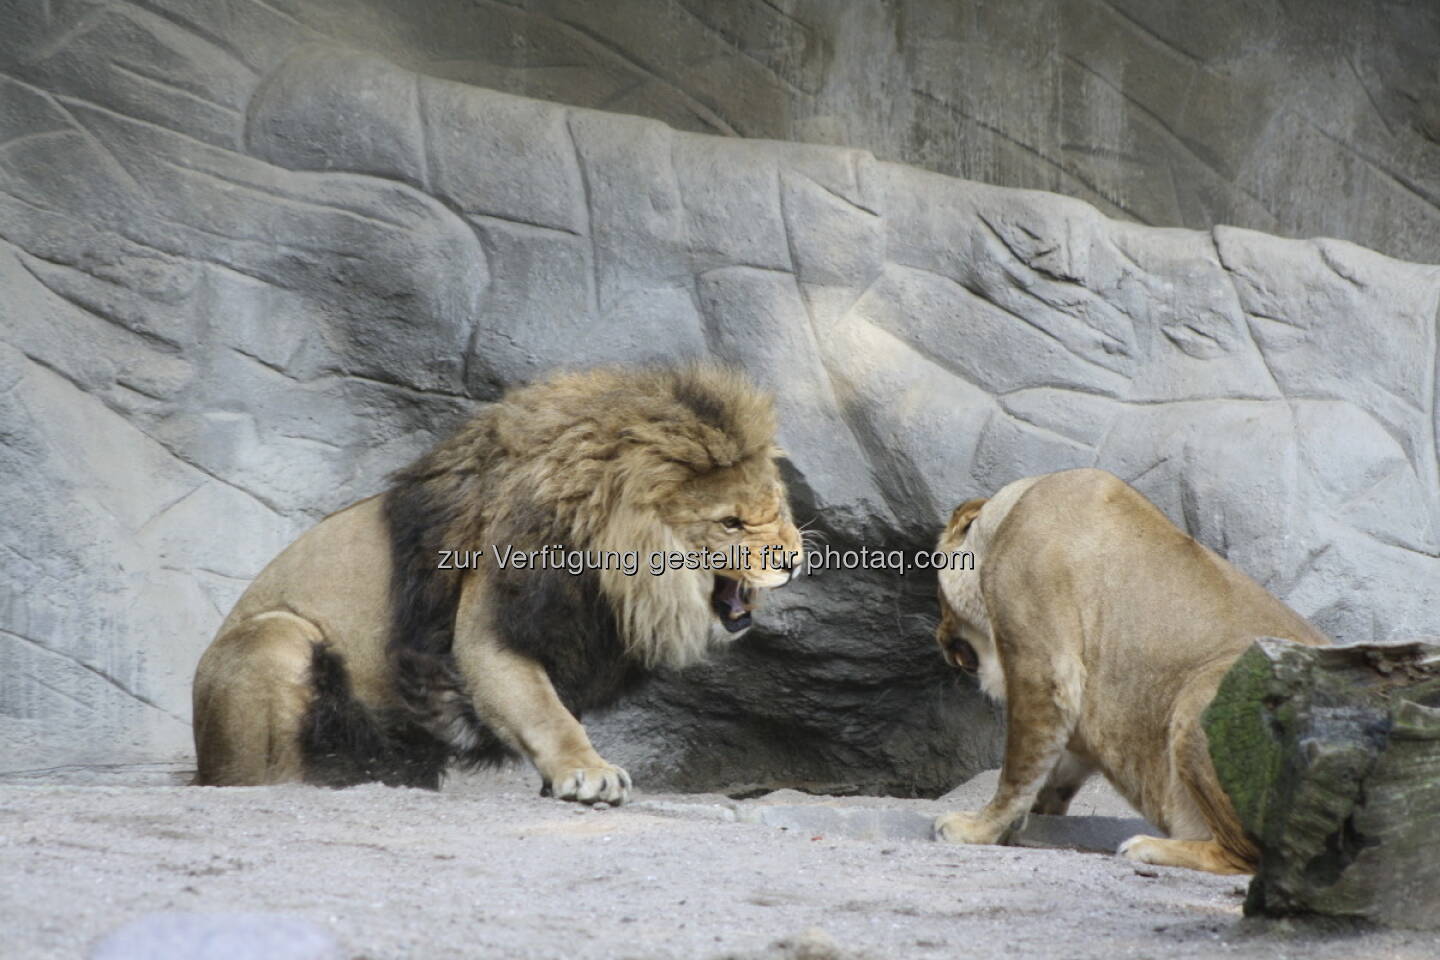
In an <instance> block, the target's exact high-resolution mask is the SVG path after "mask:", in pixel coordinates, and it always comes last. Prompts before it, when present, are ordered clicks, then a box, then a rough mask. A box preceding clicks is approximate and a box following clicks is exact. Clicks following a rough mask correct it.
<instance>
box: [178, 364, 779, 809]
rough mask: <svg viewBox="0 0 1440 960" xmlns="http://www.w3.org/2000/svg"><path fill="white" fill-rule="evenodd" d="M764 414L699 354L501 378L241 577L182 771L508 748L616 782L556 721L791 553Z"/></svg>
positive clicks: (372, 761) (723, 626) (484, 756)
mask: <svg viewBox="0 0 1440 960" xmlns="http://www.w3.org/2000/svg"><path fill="white" fill-rule="evenodd" d="M774 435H775V416H774V411H773V408H772V405H771V401H770V399H769V397H768V396H766V395H764V394H762V393H760V392H758V391H756V390H755V389H754V388H753V387H751V386H750V385H749V384H747V383H746V382H745V381H743V380H742V379H741V378H739V377H738V376H736V375H735V374H732V373H728V372H725V371H721V370H716V369H712V368H708V367H703V366H693V367H687V368H684V369H680V370H643V371H623V370H596V371H591V372H586V373H572V374H567V375H562V376H557V377H555V378H554V379H552V380H549V381H547V382H543V383H538V384H535V385H532V386H528V387H523V388H519V389H515V390H512V391H510V392H508V393H507V394H506V395H505V396H504V397H503V398H502V399H501V400H500V401H499V402H497V403H494V404H492V405H490V406H488V407H487V408H485V409H484V410H482V411H481V412H480V413H479V414H478V415H477V416H476V417H475V418H474V419H472V420H470V421H469V422H468V423H466V424H465V425H464V426H463V427H461V428H460V429H459V430H458V431H457V432H456V433H455V434H454V435H453V436H452V437H450V438H449V439H448V440H445V441H444V442H442V443H440V444H439V445H438V446H436V447H435V448H434V449H433V450H431V451H430V452H429V453H427V454H426V455H425V456H423V457H421V458H420V459H419V460H418V461H416V462H415V463H414V464H412V465H411V466H409V467H407V468H405V469H403V470H401V471H399V472H398V473H397V474H396V475H395V477H394V480H393V485H392V486H391V487H390V489H389V490H387V491H386V492H385V493H383V494H380V495H379V496H375V497H371V498H370V499H368V500H362V501H361V502H359V503H357V504H354V505H353V506H350V507H347V508H346V509H344V510H341V511H339V512H338V513H335V514H332V515H330V516H329V517H327V518H325V519H324V520H322V521H321V522H320V524H319V525H318V526H316V527H314V528H313V529H312V530H310V531H309V532H307V533H306V534H305V535H304V536H302V537H301V538H300V539H299V540H297V541H296V542H295V543H293V544H292V545H291V546H290V547H289V548H287V549H286V550H285V551H284V552H283V553H281V554H280V556H278V557H277V558H276V559H275V560H273V561H272V562H271V563H270V565H269V566H267V567H266V568H265V569H264V570H263V571H262V572H261V574H260V576H259V577H258V578H257V579H256V580H255V582H254V583H253V584H251V586H250V588H249V589H248V590H247V591H246V592H245V594H244V595H243V596H242V597H241V598H240V601H239V602H238V603H237V604H236V605H235V609H234V610H233V611H231V613H230V616H229V617H227V618H226V620H225V622H224V624H223V625H222V626H221V628H220V632H219V634H218V635H217V636H216V638H215V641H214V643H212V644H211V645H210V648H209V649H208V650H207V651H206V652H205V654H204V656H203V657H202V658H201V660H200V664H199V667H198V668H197V669H196V671H195V689H194V699H195V703H194V706H195V750H196V754H197V759H198V761H199V771H198V775H197V777H196V782H197V783H200V784H210V785H226V784H260V783H275V782H278V781H285V780H306V781H309V782H314V783H324V784H331V785H343V784H349V783H356V782H361V781H366V780H381V781H384V782H387V783H395V784H407V785H413V786H427V787H432V788H435V787H438V786H439V783H440V778H441V775H442V773H443V770H444V767H445V765H446V763H447V762H448V761H450V760H455V761H459V762H461V763H468V764H478V763H488V762H493V761H496V760H499V759H501V758H503V757H504V756H506V755H513V754H514V753H517V752H518V753H521V754H523V755H524V756H526V757H527V758H529V760H530V761H531V762H532V763H533V764H534V765H535V768H536V769H537V770H538V771H539V773H540V776H541V778H542V780H543V783H544V792H547V793H550V794H553V795H554V796H556V797H559V798H562V799H567V800H579V801H581V802H585V803H591V802H595V801H608V802H611V803H619V802H623V801H624V799H625V798H626V796H627V794H628V791H629V788H630V777H629V775H628V774H627V773H626V772H625V771H624V770H622V769H620V768H619V767H616V766H613V765H612V764H609V763H607V762H606V761H605V760H603V759H601V757H600V756H599V754H597V753H596V752H595V750H594V748H592V747H591V745H590V740H589V738H588V737H587V736H586V734H585V729H584V728H583V727H582V726H581V725H580V723H579V721H578V720H577V719H576V718H577V717H578V716H579V715H580V711H582V710H585V709H590V708H594V707H599V706H602V705H604V704H608V703H610V702H612V701H613V700H615V699H616V697H617V696H619V695H620V694H621V693H623V692H625V691H626V690H628V689H629V688H631V687H633V686H634V685H635V683H636V682H637V681H638V680H640V679H641V678H642V677H643V676H644V675H645V673H646V672H647V670H648V669H649V668H651V667H655V666H657V665H661V664H664V665H669V666H679V665H682V664H686V663H690V662H692V661H693V660H695V659H696V658H697V657H698V656H700V655H701V654H702V653H704V652H705V650H706V648H707V647H708V646H709V645H710V644H711V643H712V642H716V641H720V640H722V639H725V638H727V637H732V636H735V635H738V634H739V633H740V632H741V631H743V630H744V629H746V628H747V627H748V626H749V625H750V611H751V610H752V609H753V608H754V605H755V596H756V594H755V591H757V590H759V589H764V588H770V587H779V586H781V585H783V584H785V583H787V582H788V581H789V580H790V579H791V578H792V576H793V575H794V574H795V572H796V571H797V570H798V569H799V568H800V563H801V549H802V548H801V540H800V535H799V533H798V532H797V531H796V529H795V526H794V524H793V523H792V522H791V518H790V508H789V504H788V502H787V499H786V495H785V488H784V484H783V483H782V482H781V480H780V477H779V475H778V472H777V469H776V466H775V462H774V457H775V456H776V455H777V450H776V448H775V447H774ZM546 548H552V549H550V550H548V551H547V549H546ZM747 549H748V551H749V553H748V556H747V554H746V553H745V550H747ZM507 550H508V551H509V553H508V556H507ZM574 550H583V551H586V554H585V555H584V556H583V557H581V558H580V560H581V561H583V564H582V563H580V562H576V555H575V554H574V553H568V556H569V563H568V566H567V562H566V559H565V558H566V556H567V552H569V551H574ZM698 551H711V552H707V553H705V554H701V553H699V552H698ZM713 551H725V556H724V557H723V558H721V557H718V556H717V555H716V554H715V553H713ZM771 551H773V552H771ZM521 553H529V554H531V556H529V557H526V558H521V559H517V555H518V554H521ZM685 553H689V556H680V555H681V554H685ZM657 555H658V556H659V559H660V562H661V563H666V561H672V562H670V563H667V564H666V565H667V567H672V568H668V569H663V572H661V573H659V574H658V575H657V574H655V573H652V569H654V568H653V567H652V564H653V563H654V562H655V558H656V556H657ZM627 557H628V562H627ZM502 559H503V560H505V562H504V563H503V564H502V562H501V560H502ZM522 560H523V562H524V567H523V568H522V567H521V566H520V564H521V563H522ZM747 561H748V562H747ZM582 565H583V566H584V567H585V569H583V570H579V572H578V573H577V572H576V571H577V570H578V569H579V567H580V566H582ZM675 566H678V567H679V568H678V569H674V568H673V567H675Z"/></svg>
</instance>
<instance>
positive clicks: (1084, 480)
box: [935, 470, 1329, 873]
mask: <svg viewBox="0 0 1440 960" xmlns="http://www.w3.org/2000/svg"><path fill="white" fill-rule="evenodd" d="M962 549H963V550H966V551H970V552H971V553H973V554H974V555H975V563H974V569H973V570H968V571H967V570H947V571H944V572H942V573H941V574H940V612H941V618H940V626H939V627H938V629H937V630H936V633H935V637H936V640H937V641H938V642H939V644H940V649H941V652H942V653H943V655H944V656H945V659H946V660H947V661H948V662H949V663H950V664H951V665H952V666H955V667H958V668H960V669H963V670H966V671H968V672H971V673H978V675H979V679H980V686H981V689H983V690H984V691H985V693H986V694H988V695H989V696H990V697H992V698H994V699H996V700H1001V701H1004V703H1005V707H1006V741H1005V760H1004V764H1003V767H1002V769H1001V771H1000V783H999V786H998V787H997V789H996V791H995V796H994V797H993V798H992V799H991V801H990V802H989V804H987V805H986V807H985V809H983V810H981V811H980V812H979V813H951V814H946V815H945V816H942V817H940V818H939V819H937V820H936V821H935V832H936V835H937V837H939V838H940V839H944V840H951V841H955V842H959V843H995V842H997V841H999V840H1000V839H1001V838H1002V835H1003V834H1004V833H1005V832H1006V830H1007V829H1008V828H1009V827H1010V826H1011V825H1012V824H1013V823H1014V822H1015V821H1016V820H1018V819H1019V818H1020V817H1021V816H1023V815H1024V814H1025V813H1026V811H1030V810H1033V811H1034V812H1036V813H1049V814H1061V813H1064V812H1065V810H1066V809H1067V808H1068V807H1069V804H1070V799H1071V798H1072V797H1073V796H1074V795H1075V791H1076V790H1077V789H1078V788H1079V787H1080V785H1081V784H1082V783H1083V782H1084V781H1085V779H1086V778H1087V777H1089V776H1090V774H1091V773H1093V772H1094V771H1096V770H1099V771H1100V772H1101V773H1103V774H1104V775H1105V776H1106V777H1107V778H1108V779H1109V780H1110V782H1111V783H1112V784H1114V785H1115V788H1116V789H1117V790H1119V792H1120V793H1121V794H1122V795H1123V796H1124V797H1125V798H1126V799H1127V800H1129V801H1130V803H1131V804H1133V805H1134V806H1135V808H1136V809H1138V810H1139V811H1140V812H1141V813H1143V814H1144V815H1145V817H1146V818H1147V819H1148V820H1149V821H1150V822H1151V823H1153V824H1155V825H1156V826H1157V827H1159V828H1160V829H1161V830H1164V831H1165V832H1166V833H1167V834H1169V839H1161V838H1159V837H1147V836H1136V837H1131V838H1130V839H1129V840H1127V841H1125V842H1124V843H1123V844H1121V846H1120V850H1119V853H1120V854H1122V855H1123V856H1126V857H1129V858H1130V859H1132V860H1139V861H1141V862H1144V863H1153V864H1162V865H1166V866H1174V867H1190V868H1193V869H1196V870H1208V871H1211V872H1213V873H1250V872H1253V871H1254V868H1255V865H1256V862H1257V857H1258V851H1257V850H1256V848H1255V846H1254V845H1253V844H1252V843H1251V842H1250V841H1249V840H1247V839H1246V837H1245V834H1244V832H1243V830H1242V828H1241V826H1240V823H1239V821H1238V820H1237V819H1236V816H1235V811H1234V808H1233V807H1232V806H1231V804H1230V799H1229V798H1228V797H1227V796H1226V795H1225V792H1224V791H1223V790H1222V789H1221V788H1220V784H1219V782H1218V781H1217V780H1216V777H1215V769H1214V767H1213V766H1212V764H1211V762H1210V753H1209V747H1208V743H1207V741H1206V737H1205V731H1204V730H1203V729H1202V727H1201V725H1200V715H1201V713H1202V712H1203V711H1204V710H1205V708H1206V706H1208V705H1209V703H1210V701H1211V699H1213V697H1214V696H1215V691H1216V689H1217V687H1218V686H1219V684H1220V678H1221V677H1222V676H1224V674H1225V672H1226V671H1227V670H1228V669H1229V668H1230V665H1231V664H1232V663H1234V662H1235V659H1236V658H1237V657H1239V656H1240V654H1241V653H1243V652H1244V651H1245V649H1246V648H1247V647H1249V646H1250V644H1251V643H1252V642H1253V641H1254V640H1255V639H1256V638H1257V637H1264V636H1270V637H1284V638H1288V639H1291V640H1295V641H1298V642H1300V643H1307V644H1325V643H1328V642H1329V641H1328V640H1327V639H1326V638H1325V637H1324V636H1323V635H1322V634H1320V633H1319V632H1318V631H1317V630H1316V629H1315V628H1314V627H1312V626H1311V625H1310V624H1309V623H1307V622H1306V621H1305V620H1304V619H1303V618H1302V617H1301V616H1300V615H1299V614H1297V613H1295V612H1294V611H1293V610H1291V609H1290V608H1289V607H1287V606H1285V604H1283V603H1281V602H1280V601H1279V600H1277V599H1275V598H1274V597H1273V596H1271V595H1270V594H1268V593H1266V592H1265V590H1264V588H1262V587H1261V586H1260V585H1259V584H1257V583H1256V582H1255V581H1254V580H1251V579H1250V578H1249V577H1247V576H1246V575H1245V574H1243V573H1241V572H1240V571H1239V570H1237V569H1236V568H1235V567H1233V566H1231V565H1230V564H1229V563H1227V562H1226V561H1224V560H1222V559H1221V558H1220V557H1219V556H1217V555H1216V554H1214V553H1213V552H1211V551H1210V550H1208V549H1206V548H1205V547H1204V546H1202V545H1201V544H1199V543H1197V542H1196V541H1195V540H1194V539H1193V538H1192V537H1189V536H1187V535H1186V534H1185V533H1184V532H1183V531H1181V530H1179V529H1177V528H1176V527H1175V526H1174V525H1173V524H1172V523H1170V521H1169V520H1167V519H1166V518H1165V515H1164V514H1162V513H1161V512H1160V511H1159V510H1158V509H1156V508H1155V506H1154V505H1153V504H1152V503H1150V501H1149V500H1146V499H1145V498H1144V497H1143V496H1141V495H1140V494H1139V493H1138V492H1137V491H1135V490H1134V489H1133V488H1131V487H1130V486H1129V485H1127V484H1126V483H1125V482H1124V481H1122V480H1120V479H1119V478H1117V477H1115V476H1113V475H1112V474H1109V473H1106V472H1104V471H1102V470H1068V471H1065V472H1063V473H1052V474H1048V475H1046V476H1041V477H1030V478H1027V479H1024V480H1017V481H1015V482H1014V483H1011V484H1009V485H1008V486H1006V487H1004V488H1003V489H1001V490H1000V492H999V493H997V494H996V495H995V496H994V497H992V498H990V499H989V500H971V501H969V502H968V503H964V504H962V505H961V506H960V507H958V508H957V509H956V510H955V512H954V514H953V515H952V516H951V518H950V523H949V524H948V525H947V527H946V528H945V532H944V533H943V534H942V535H941V537H940V550H942V551H945V552H950V551H953V550H962Z"/></svg>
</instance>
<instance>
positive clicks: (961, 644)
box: [950, 639, 980, 673]
mask: <svg viewBox="0 0 1440 960" xmlns="http://www.w3.org/2000/svg"><path fill="white" fill-rule="evenodd" d="M950 655H951V657H953V658H954V664H955V666H956V667H958V668H959V669H961V670H964V671H965V672H966V673H976V672H978V671H979V669H980V655H979V654H977V653H976V652H975V648H974V647H972V646H970V641H968V640H960V639H956V640H955V641H954V642H953V643H951V644H950Z"/></svg>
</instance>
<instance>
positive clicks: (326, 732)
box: [300, 643, 447, 790]
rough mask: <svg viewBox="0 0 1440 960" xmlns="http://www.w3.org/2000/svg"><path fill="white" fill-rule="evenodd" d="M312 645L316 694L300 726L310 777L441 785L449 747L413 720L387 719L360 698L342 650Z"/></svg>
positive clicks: (343, 782) (340, 782)
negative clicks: (356, 694) (355, 691)
mask: <svg viewBox="0 0 1440 960" xmlns="http://www.w3.org/2000/svg"><path fill="white" fill-rule="evenodd" d="M311 650H312V653H311V659H310V682H311V686H312V688H313V697H312V699H311V701H310V709H309V711H308V712H307V713H306V716H305V721H304V723H303V725H302V726H301V730H300V745H301V750H302V751H303V752H304V756H305V780H306V781H307V782H309V783H315V784H319V785H321V786H327V787H347V786H351V785H354V784H357V783H366V782H370V781H375V780H379V781H381V782H383V783H386V784H389V785H391V786H407V787H425V788H428V789H431V790H438V789H439V788H440V779H441V777H442V775H443V772H444V768H445V761H446V755H447V750H446V748H445V746H444V745H443V744H441V743H440V742H439V741H437V740H435V739H434V738H433V737H431V736H429V735H428V734H427V733H425V732H424V731H423V730H420V729H418V728H417V727H415V726H413V725H411V724H404V723H394V724H391V723H386V722H384V720H382V718H381V717H380V716H377V714H376V713H375V711H373V710H371V709H370V708H368V707H366V706H365V705H364V704H362V703H361V702H360V701H359V700H357V699H355V696H354V694H353V693H352V691H351V689H350V673H349V671H348V670H347V669H346V667H345V659H344V658H343V657H342V656H341V655H340V654H338V653H336V652H335V651H334V650H332V649H331V648H330V647H329V646H328V645H327V644H324V643H316V644H313V645H312V648H311Z"/></svg>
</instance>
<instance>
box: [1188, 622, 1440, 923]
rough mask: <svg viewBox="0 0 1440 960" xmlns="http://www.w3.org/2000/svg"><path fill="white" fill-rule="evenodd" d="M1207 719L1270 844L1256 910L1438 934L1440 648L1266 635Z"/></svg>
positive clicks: (1248, 826) (1228, 772)
mask: <svg viewBox="0 0 1440 960" xmlns="http://www.w3.org/2000/svg"><path fill="white" fill-rule="evenodd" d="M1204 723H1205V731H1206V734H1207V735H1208V736H1209V738H1210V755H1211V757H1212V758H1213V759H1214V761H1215V771H1216V773H1217V774H1219V777H1220V783H1221V784H1222V785H1223V786H1224V788H1225V790H1226V792H1227V793H1229V795H1230V798H1231V800H1232V801H1233V802H1234V804H1235V810H1236V812H1237V813H1238V814H1239V816H1240V821H1241V823H1242V824H1243V825H1244V827H1245V830H1246V831H1247V832H1248V833H1249V835H1250V837H1251V838H1252V839H1253V840H1254V841H1255V842H1256V844H1257V845H1258V846H1259V848H1260V852H1261V862H1260V869H1259V870H1258V871H1257V873H1256V874H1255V879H1254V881H1253V882H1252V883H1251V884H1250V892H1249V896H1248V897H1247V898H1246V901H1245V912H1246V914H1249V915H1253V914H1267V915H1299V914H1314V915H1320V916H1326V917H1341V918H1350V919H1355V920H1364V921H1371V922H1375V923H1381V924H1385V925H1389V926H1397V927H1409V928H1416V929H1437V928H1440V645H1435V644H1430V643H1418V642H1416V643H1399V644H1383V645H1381V644H1360V645H1355V646H1337V647H1307V646H1302V645H1299V644H1295V643H1291V642H1289V641H1286V640H1275V639H1268V638H1267V639H1262V640H1259V641H1257V642H1256V643H1255V645H1254V646H1252V647H1251V648H1250V649H1249V650H1248V651H1246V653H1245V654H1244V655H1243V656H1242V657H1241V658H1240V659H1239V660H1238V661H1236V663H1235V666H1234V667H1233V668H1231V670H1230V672H1229V673H1228V674H1226V676H1225V679H1224V681H1223V682H1222V683H1221V685H1220V690H1219V692H1218V693H1217V694H1216V696H1215V700H1214V702H1213V703H1212V704H1211V705H1210V708H1209V710H1208V711H1206V714H1205V717H1204Z"/></svg>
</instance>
